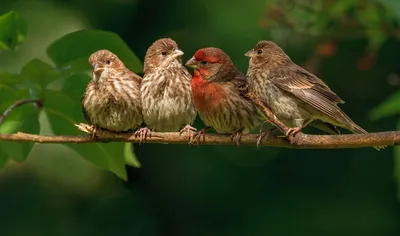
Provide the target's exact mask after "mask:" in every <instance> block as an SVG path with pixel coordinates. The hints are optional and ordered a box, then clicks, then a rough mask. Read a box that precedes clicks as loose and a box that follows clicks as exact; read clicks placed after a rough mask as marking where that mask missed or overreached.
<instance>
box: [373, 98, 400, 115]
mask: <svg viewBox="0 0 400 236" xmlns="http://www.w3.org/2000/svg"><path fill="white" fill-rule="evenodd" d="M399 113H400V92H397V93H395V94H393V95H391V96H390V97H389V98H387V99H386V100H385V101H384V102H382V103H381V104H380V105H379V106H377V107H376V108H374V109H373V110H372V111H371V112H370V114H369V116H370V118H371V119H372V120H379V119H381V118H384V117H388V116H392V115H395V114H399Z"/></svg>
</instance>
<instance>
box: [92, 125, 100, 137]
mask: <svg viewBox="0 0 400 236" xmlns="http://www.w3.org/2000/svg"><path fill="white" fill-rule="evenodd" d="M90 129H92V134H91V136H92V138H95V139H98V138H99V136H97V133H98V132H99V130H100V128H99V127H98V126H97V125H91V126H90Z"/></svg>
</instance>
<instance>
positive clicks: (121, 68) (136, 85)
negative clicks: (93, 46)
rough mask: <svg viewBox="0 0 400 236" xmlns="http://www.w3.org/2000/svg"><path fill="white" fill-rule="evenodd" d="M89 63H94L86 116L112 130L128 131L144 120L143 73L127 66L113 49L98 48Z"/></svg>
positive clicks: (85, 103)
mask: <svg viewBox="0 0 400 236" xmlns="http://www.w3.org/2000/svg"><path fill="white" fill-rule="evenodd" d="M89 63H90V64H91V65H92V67H93V72H92V76H93V77H92V80H91V81H90V82H89V83H88V85H87V87H86V91H85V93H84V94H83V97H82V100H81V104H82V111H83V114H84V117H85V119H86V120H87V121H88V122H89V123H90V124H92V125H93V128H94V132H93V134H94V136H95V133H96V130H97V128H102V129H106V130H110V131H117V132H119V131H128V130H134V129H136V128H138V127H139V126H140V125H141V124H142V122H143V119H142V105H141V101H140V82H141V80H142V79H141V77H140V76H138V75H136V74H135V73H133V72H132V71H130V70H129V69H128V68H126V67H125V65H124V63H122V61H121V60H120V59H119V58H118V57H117V56H116V55H115V54H113V53H112V52H110V51H108V50H99V51H96V52H94V53H93V54H92V55H91V56H90V58H89Z"/></svg>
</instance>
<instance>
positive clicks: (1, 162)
mask: <svg viewBox="0 0 400 236" xmlns="http://www.w3.org/2000/svg"><path fill="white" fill-rule="evenodd" d="M7 162H8V155H7V153H5V152H4V151H3V150H1V149H0V168H3V167H4V166H5V165H6V164H7Z"/></svg>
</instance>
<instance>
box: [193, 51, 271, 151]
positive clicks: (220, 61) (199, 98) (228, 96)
mask: <svg viewBox="0 0 400 236" xmlns="http://www.w3.org/2000/svg"><path fill="white" fill-rule="evenodd" d="M186 66H190V67H193V68H194V75H193V78H192V93H193V98H194V103H195V105H196V108H197V111H198V113H199V115H200V118H201V119H202V120H203V122H204V124H205V125H206V127H205V128H204V129H202V130H201V131H199V132H198V133H197V135H196V138H197V141H198V140H199V138H200V136H203V138H204V135H205V132H206V130H207V129H209V128H211V127H212V128H214V129H215V130H216V131H217V132H218V133H228V134H232V141H233V142H235V143H236V144H237V145H239V143H240V138H241V135H242V133H248V132H250V131H251V130H252V129H253V128H255V127H256V126H257V125H259V124H260V123H261V121H262V120H263V118H262V116H261V115H260V114H259V113H258V109H257V107H256V105H255V104H254V103H253V102H252V101H251V100H250V99H249V98H248V97H247V96H246V94H247V86H248V84H247V81H246V77H245V76H244V75H243V74H242V73H241V72H239V70H238V69H237V68H236V67H235V65H234V64H233V62H232V61H231V59H230V58H229V56H228V55H226V54H225V53H224V52H223V51H222V50H221V49H219V48H203V49H200V50H198V51H197V52H196V53H195V54H194V56H193V57H192V58H191V59H190V60H189V61H188V62H187V63H186Z"/></svg>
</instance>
